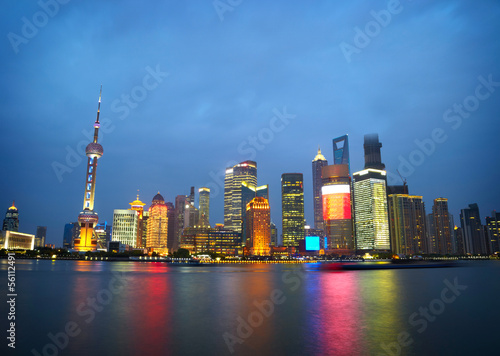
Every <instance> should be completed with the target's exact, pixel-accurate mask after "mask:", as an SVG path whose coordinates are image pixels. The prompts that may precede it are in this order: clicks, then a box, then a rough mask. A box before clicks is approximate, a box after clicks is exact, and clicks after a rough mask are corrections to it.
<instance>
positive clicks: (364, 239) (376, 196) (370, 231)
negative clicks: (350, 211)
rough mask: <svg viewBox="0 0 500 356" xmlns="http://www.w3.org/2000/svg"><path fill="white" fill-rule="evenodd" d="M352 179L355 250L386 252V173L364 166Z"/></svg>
mask: <svg viewBox="0 0 500 356" xmlns="http://www.w3.org/2000/svg"><path fill="white" fill-rule="evenodd" d="M353 178H354V184H353V186H354V187H353V188H354V218H355V236H356V249H357V250H376V251H389V250H390V248H391V243H390V237H389V218H388V213H387V193H386V172H385V171H384V170H379V169H373V168H368V169H364V170H362V171H359V172H356V173H353Z"/></svg>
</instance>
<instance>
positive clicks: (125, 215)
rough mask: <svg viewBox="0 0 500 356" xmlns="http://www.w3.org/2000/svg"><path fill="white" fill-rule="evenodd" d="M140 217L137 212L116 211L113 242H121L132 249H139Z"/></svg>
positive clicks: (127, 210) (114, 212)
mask: <svg viewBox="0 0 500 356" xmlns="http://www.w3.org/2000/svg"><path fill="white" fill-rule="evenodd" d="M138 221H139V216H138V212H137V211H136V210H131V209H115V210H114V211H113V232H112V234H111V241H119V242H120V243H122V244H124V245H128V246H130V247H134V248H135V247H137V245H136V244H137V227H138V226H139V224H138Z"/></svg>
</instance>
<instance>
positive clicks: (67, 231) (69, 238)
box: [63, 222, 80, 250]
mask: <svg viewBox="0 0 500 356" xmlns="http://www.w3.org/2000/svg"><path fill="white" fill-rule="evenodd" d="M79 236H80V224H79V223H78V222H73V223H69V224H65V225H64V235H63V247H64V248H67V249H68V250H69V249H73V247H74V241H75V239H77V238H78V237H79Z"/></svg>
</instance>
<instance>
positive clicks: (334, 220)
mask: <svg viewBox="0 0 500 356" xmlns="http://www.w3.org/2000/svg"><path fill="white" fill-rule="evenodd" d="M322 176H323V187H322V188H321V194H322V199H323V221H324V232H325V236H326V238H327V244H326V246H325V249H326V250H328V251H330V252H334V253H340V254H352V253H353V252H354V250H355V244H354V236H353V232H352V212H351V205H352V204H351V177H350V176H349V165H347V164H336V165H332V166H326V167H323V170H322Z"/></svg>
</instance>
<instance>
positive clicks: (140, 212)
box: [129, 191, 146, 247]
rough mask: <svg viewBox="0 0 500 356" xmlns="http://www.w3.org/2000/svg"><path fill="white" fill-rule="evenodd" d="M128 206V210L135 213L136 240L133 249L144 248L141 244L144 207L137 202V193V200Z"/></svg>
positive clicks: (140, 202) (141, 203)
mask: <svg viewBox="0 0 500 356" xmlns="http://www.w3.org/2000/svg"><path fill="white" fill-rule="evenodd" d="M129 204H130V210H135V211H137V238H136V242H135V244H134V245H135V247H146V246H143V244H142V235H143V229H144V224H143V219H142V218H143V216H144V205H146V204H145V203H143V202H142V201H140V200H139V191H137V199H136V200H134V201H133V202H132V203H129Z"/></svg>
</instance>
